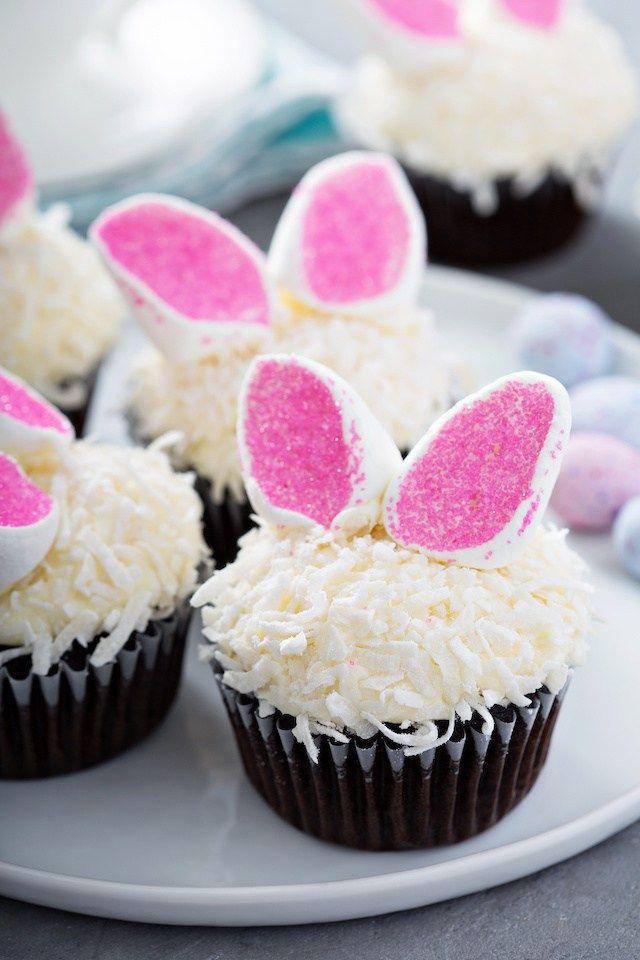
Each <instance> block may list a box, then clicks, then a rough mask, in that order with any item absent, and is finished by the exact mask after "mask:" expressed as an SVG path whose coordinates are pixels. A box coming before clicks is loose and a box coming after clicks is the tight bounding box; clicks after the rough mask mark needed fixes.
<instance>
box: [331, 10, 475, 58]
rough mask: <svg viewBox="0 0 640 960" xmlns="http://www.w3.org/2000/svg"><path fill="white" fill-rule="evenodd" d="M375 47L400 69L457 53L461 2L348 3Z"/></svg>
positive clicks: (459, 35)
mask: <svg viewBox="0 0 640 960" xmlns="http://www.w3.org/2000/svg"><path fill="white" fill-rule="evenodd" d="M347 3H348V6H349V7H350V8H351V10H352V11H353V13H354V14H355V15H356V16H357V17H358V19H359V21H360V23H361V25H362V27H363V28H364V30H366V31H367V34H368V37H369V39H370V41H371V42H372V44H373V45H374V46H375V48H376V49H377V50H378V51H379V53H381V54H382V55H383V56H384V57H385V59H386V60H388V61H389V62H390V63H391V64H392V65H393V66H395V67H397V68H398V69H400V70H405V71H410V70H419V69H420V67H422V66H424V64H425V63H429V62H430V61H432V60H433V59H434V58H435V57H451V56H455V55H456V54H457V53H458V51H459V41H460V39H461V31H460V24H459V9H458V8H459V4H460V0H347Z"/></svg>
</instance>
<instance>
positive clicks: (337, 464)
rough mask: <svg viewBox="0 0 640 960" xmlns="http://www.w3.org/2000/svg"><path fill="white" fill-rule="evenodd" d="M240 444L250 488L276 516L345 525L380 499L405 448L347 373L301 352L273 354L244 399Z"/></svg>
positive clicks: (288, 521)
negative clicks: (348, 380) (342, 375)
mask: <svg viewBox="0 0 640 960" xmlns="http://www.w3.org/2000/svg"><path fill="white" fill-rule="evenodd" d="M238 446H239V450H240V460H241V463H242V468H243V474H244V477H245V482H246V486H247V493H248V494H249V498H250V500H251V503H252V504H253V506H254V507H255V509H256V510H257V511H258V512H259V513H260V514H261V515H262V516H263V517H264V518H265V519H266V520H268V521H270V522H271V523H276V524H285V525H287V526H312V525H313V524H320V525H321V526H323V527H327V528H329V527H333V528H334V529H338V528H340V527H341V526H343V525H344V524H346V523H348V521H349V511H352V510H354V509H355V510H357V509H358V508H362V509H365V510H366V509H367V507H369V508H370V507H371V504H372V503H375V511H376V512H377V510H379V506H380V505H379V500H380V498H381V497H382V494H383V493H384V491H385V489H386V487H387V485H388V483H389V481H390V480H391V478H392V477H393V476H395V474H396V473H397V471H398V470H399V468H400V465H401V463H402V458H401V456H400V453H399V451H398V449H397V447H396V446H395V444H394V443H393V441H392V440H391V438H390V437H389V436H388V434H387V433H386V432H385V430H384V428H383V427H382V426H381V425H380V424H379V423H378V421H377V420H376V419H375V418H374V417H373V415H372V414H371V413H370V412H369V410H368V409H367V407H366V406H365V404H364V403H363V401H362V400H361V399H360V397H359V396H358V395H357V394H356V393H355V391H354V390H353V389H352V388H351V387H350V386H349V385H348V384H347V383H345V381H344V380H342V379H341V378H340V377H338V376H337V375H336V374H334V373H332V372H331V371H330V370H328V369H327V368H326V367H323V366H322V365H321V364H318V363H314V362H312V361H311V360H305V359H302V358H301V357H296V356H285V355H265V356H262V357H258V358H256V359H255V360H254V361H253V363H252V365H251V367H250V368H249V370H248V372H247V375H246V378H245V381H244V384H243V388H242V393H241V398H240V407H239V413H238Z"/></svg>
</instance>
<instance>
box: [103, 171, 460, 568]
mask: <svg viewBox="0 0 640 960" xmlns="http://www.w3.org/2000/svg"><path fill="white" fill-rule="evenodd" d="M91 236H92V238H93V240H94V241H95V242H96V244H97V245H98V248H99V249H100V250H101V252H102V254H103V256H104V258H105V261H106V263H107V264H108V266H109V267H110V269H111V270H112V272H113V274H114V276H115V277H116V279H117V280H118V282H119V283H120V285H121V287H122V289H123V290H124V291H125V294H126V295H127V297H128V299H129V302H130V303H131V304H132V307H133V310H134V312H135V313H136V315H137V317H138V319H139V321H140V323H141V325H142V326H143V328H144V331H145V333H146V334H147V335H148V336H149V338H150V339H151V341H152V343H153V346H152V347H151V348H150V349H148V350H147V351H146V352H145V353H144V354H143V355H141V356H140V358H139V360H138V361H137V363H136V364H135V368H134V370H133V374H132V377H131V396H130V401H129V403H130V415H131V418H132V420H133V423H134V430H135V433H136V434H137V436H138V437H139V438H140V439H142V440H149V439H153V438H155V437H157V436H160V435H162V434H164V433H165V432H167V431H168V430H178V431H180V432H181V433H182V435H183V437H184V445H183V451H182V460H181V463H182V465H184V466H189V467H191V468H193V469H195V470H196V472H197V474H198V478H199V480H198V484H199V489H200V491H201V493H202V495H203V499H204V503H205V519H206V535H207V539H208V542H209V543H210V544H211V546H212V548H213V551H214V555H215V558H216V561H217V563H218V565H223V564H224V563H226V562H228V561H229V560H232V559H233V557H234V556H235V554H236V550H237V540H238V537H239V536H240V535H241V534H242V533H244V532H245V531H246V530H247V529H249V527H250V525H251V519H250V517H251V510H250V507H249V504H248V501H247V499H246V494H245V490H244V483H243V480H242V474H241V470H240V463H239V460H238V455H237V450H236V441H235V424H236V415H237V401H238V395H239V391H240V385H241V382H242V379H243V377H244V375H245V372H246V370H247V367H248V365H249V363H250V362H251V360H252V359H253V358H254V357H255V356H256V355H259V354H263V353H269V352H270V351H276V350H286V351H296V352H297V353H300V354H302V355H304V356H308V357H310V358H312V359H316V360H318V361H321V362H323V363H326V364H327V365H328V366H329V367H331V368H332V369H334V370H335V371H336V372H338V373H339V374H340V375H341V376H343V377H344V378H345V379H347V380H348V381H349V382H350V383H352V384H353V385H354V386H356V387H357V389H359V390H360V391H361V392H362V393H363V395H364V396H365V398H366V400H367V401H368V402H369V403H370V405H371V406H372V408H373V409H374V411H375V412H376V414H377V415H378V417H379V418H380V419H381V421H382V422H383V423H384V425H385V426H386V428H387V429H388V431H389V432H390V433H391V435H392V437H393V439H394V440H395V442H396V444H398V446H399V447H400V448H402V449H408V448H409V447H410V446H412V444H413V443H415V441H416V440H417V439H418V438H419V437H420V436H421V435H422V433H423V432H424V430H425V429H426V428H427V426H428V425H429V424H430V423H431V422H432V421H433V419H434V418H435V417H436V416H438V415H439V414H440V413H441V412H442V411H443V410H444V409H445V408H446V407H447V406H448V405H449V403H450V399H451V392H452V390H453V389H454V386H453V382H454V373H453V367H452V366H450V365H449V364H448V361H445V360H444V359H443V357H442V355H441V353H440V351H439V349H438V346H437V343H436V337H435V330H434V321H433V317H432V315H431V313H430V311H428V310H426V309H424V308H423V307H422V306H420V305H419V301H418V296H419V288H420V286H421V282H422V277H423V269H424V260H425V256H426V239H425V230H424V224H423V220H422V217H421V214H420V211H419V209H418V207H417V204H416V201H415V198H414V197H413V195H412V193H411V191H410V189H409V187H408V185H407V183H406V179H405V177H404V175H403V174H402V171H401V170H400V168H399V167H398V165H397V164H396V163H395V161H393V160H391V159H390V158H388V157H384V156H378V155H372V154H369V153H364V154H360V153H354V154H345V155H342V156H339V157H335V158H332V159H331V160H329V161H325V162H324V163H321V164H319V165H318V166H317V167H315V168H313V170H312V171H310V173H309V174H307V176H306V177H305V178H304V179H303V180H302V182H301V183H300V185H299V186H298V188H297V189H296V191H294V194H293V196H292V198H291V200H290V202H289V204H288V206H287V208H286V209H285V211H284V213H283V216H282V219H281V221H280V223H279V224H278V227H277V229H276V233H275V236H274V240H273V244H272V247H271V250H270V253H269V257H268V259H267V258H265V257H264V255H263V254H262V253H261V252H260V251H259V250H258V249H257V248H256V247H255V246H254V245H253V244H252V243H251V242H250V241H249V240H247V239H246V238H245V237H243V236H242V234H240V233H239V231H238V230H237V229H236V228H235V227H233V226H231V224H229V223H227V222H225V221H224V220H222V219H221V218H220V217H218V216H216V215H215V214H213V213H209V212H208V211H205V210H203V209H202V208H199V207H196V206H194V205H193V204H190V203H187V202H186V201H183V200H178V199H177V198H175V197H165V196H140V197H134V198H132V199H131V200H128V201H125V202H124V203H123V204H119V205H116V206H115V207H112V208H110V209H108V210H107V211H105V213H104V214H103V215H102V216H101V217H100V218H99V219H98V220H97V221H96V223H95V224H94V225H93V227H92V230H91Z"/></svg>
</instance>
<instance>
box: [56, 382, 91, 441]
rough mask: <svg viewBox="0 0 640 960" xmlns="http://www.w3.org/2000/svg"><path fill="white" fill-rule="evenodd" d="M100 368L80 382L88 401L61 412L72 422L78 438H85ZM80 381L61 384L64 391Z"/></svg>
mask: <svg viewBox="0 0 640 960" xmlns="http://www.w3.org/2000/svg"><path fill="white" fill-rule="evenodd" d="M98 369H99V368H98V367H96V368H95V370H93V371H92V372H91V373H90V374H88V376H86V377H83V378H82V379H81V380H80V382H81V383H82V385H83V387H84V388H85V390H86V391H87V394H86V399H85V401H84V403H83V404H82V405H81V406H79V407H60V410H62V412H63V413H64V415H65V417H66V418H67V420H69V421H70V422H71V425H72V426H73V429H74V430H75V432H76V437H82V436H84V429H85V425H86V422H87V416H88V414H89V410H90V408H91V402H92V400H93V394H94V392H95V388H96V382H97V379H98ZM77 382H78V381H67V382H65V383H62V384H60V387H61V388H62V389H66V388H68V387H70V386H73V384H74V383H77Z"/></svg>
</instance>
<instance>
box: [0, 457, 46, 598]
mask: <svg viewBox="0 0 640 960" xmlns="http://www.w3.org/2000/svg"><path fill="white" fill-rule="evenodd" d="M57 528H58V508H57V506H56V503H55V501H54V500H53V499H52V498H51V497H50V496H49V495H48V494H47V493H44V491H43V490H40V488H39V487H36V485H35V484H34V483H32V482H31V481H30V480H29V478H28V477H27V476H25V474H24V473H23V472H22V470H21V469H20V467H19V466H18V464H17V463H16V461H15V460H13V459H12V458H11V457H8V456H6V454H4V453H0V592H2V591H3V590H6V588H7V587H10V586H11V584H13V583H16V581H18V580H21V579H22V577H25V576H26V575H27V574H28V573H30V572H31V571H32V570H33V569H34V567H37V565H38V564H39V563H40V561H41V560H43V559H44V557H45V556H46V555H47V553H48V552H49V549H50V547H51V544H52V543H53V541H54V538H55V535H56V531H57Z"/></svg>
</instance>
